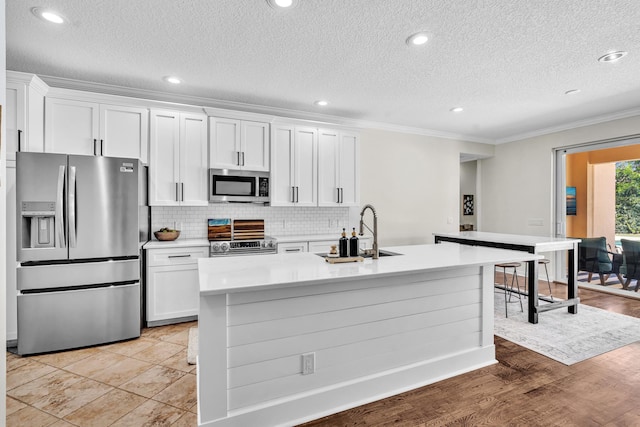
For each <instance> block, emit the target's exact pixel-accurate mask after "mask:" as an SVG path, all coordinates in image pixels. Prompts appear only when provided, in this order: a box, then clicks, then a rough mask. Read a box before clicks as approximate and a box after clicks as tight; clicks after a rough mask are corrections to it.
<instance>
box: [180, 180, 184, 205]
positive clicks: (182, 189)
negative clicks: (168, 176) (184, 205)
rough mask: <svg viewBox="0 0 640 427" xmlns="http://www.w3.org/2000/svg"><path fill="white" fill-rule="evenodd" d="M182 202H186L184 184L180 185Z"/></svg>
mask: <svg viewBox="0 0 640 427" xmlns="http://www.w3.org/2000/svg"><path fill="white" fill-rule="evenodd" d="M180 201H181V202H184V182H181V183H180Z"/></svg>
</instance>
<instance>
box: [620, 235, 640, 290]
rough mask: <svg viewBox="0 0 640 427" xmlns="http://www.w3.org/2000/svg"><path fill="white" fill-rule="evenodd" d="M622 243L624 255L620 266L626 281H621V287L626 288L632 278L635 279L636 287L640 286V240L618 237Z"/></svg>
mask: <svg viewBox="0 0 640 427" xmlns="http://www.w3.org/2000/svg"><path fill="white" fill-rule="evenodd" d="M620 243H621V244H622V254H623V256H624V265H623V266H622V268H621V271H622V273H623V274H624V276H625V278H626V281H624V282H621V283H622V288H623V289H628V288H629V284H630V283H631V281H632V280H635V281H636V289H635V291H636V292H638V288H640V281H638V279H640V241H637V240H629V239H620Z"/></svg>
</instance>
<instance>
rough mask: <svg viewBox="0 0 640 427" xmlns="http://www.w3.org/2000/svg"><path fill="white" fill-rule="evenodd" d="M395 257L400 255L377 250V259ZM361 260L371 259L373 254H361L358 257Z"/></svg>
mask: <svg viewBox="0 0 640 427" xmlns="http://www.w3.org/2000/svg"><path fill="white" fill-rule="evenodd" d="M396 255H402V254H399V253H398V252H391V251H385V250H378V256H379V257H383V256H396ZM360 256H361V257H363V258H371V257H372V256H373V254H361V255H360Z"/></svg>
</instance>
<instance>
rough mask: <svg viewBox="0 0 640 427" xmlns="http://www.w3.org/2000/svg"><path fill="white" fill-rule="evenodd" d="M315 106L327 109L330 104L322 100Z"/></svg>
mask: <svg viewBox="0 0 640 427" xmlns="http://www.w3.org/2000/svg"><path fill="white" fill-rule="evenodd" d="M314 104H316V105H319V106H320V107H326V106H327V105H329V102H327V101H325V100H320V101H316V102H314Z"/></svg>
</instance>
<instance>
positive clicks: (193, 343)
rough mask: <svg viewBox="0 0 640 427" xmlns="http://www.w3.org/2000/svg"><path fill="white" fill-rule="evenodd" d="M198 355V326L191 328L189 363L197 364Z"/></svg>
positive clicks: (188, 351)
mask: <svg viewBox="0 0 640 427" xmlns="http://www.w3.org/2000/svg"><path fill="white" fill-rule="evenodd" d="M197 356H198V328H197V327H193V328H189V344H188V345H187V363H188V364H189V365H195V364H196V357H197Z"/></svg>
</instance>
